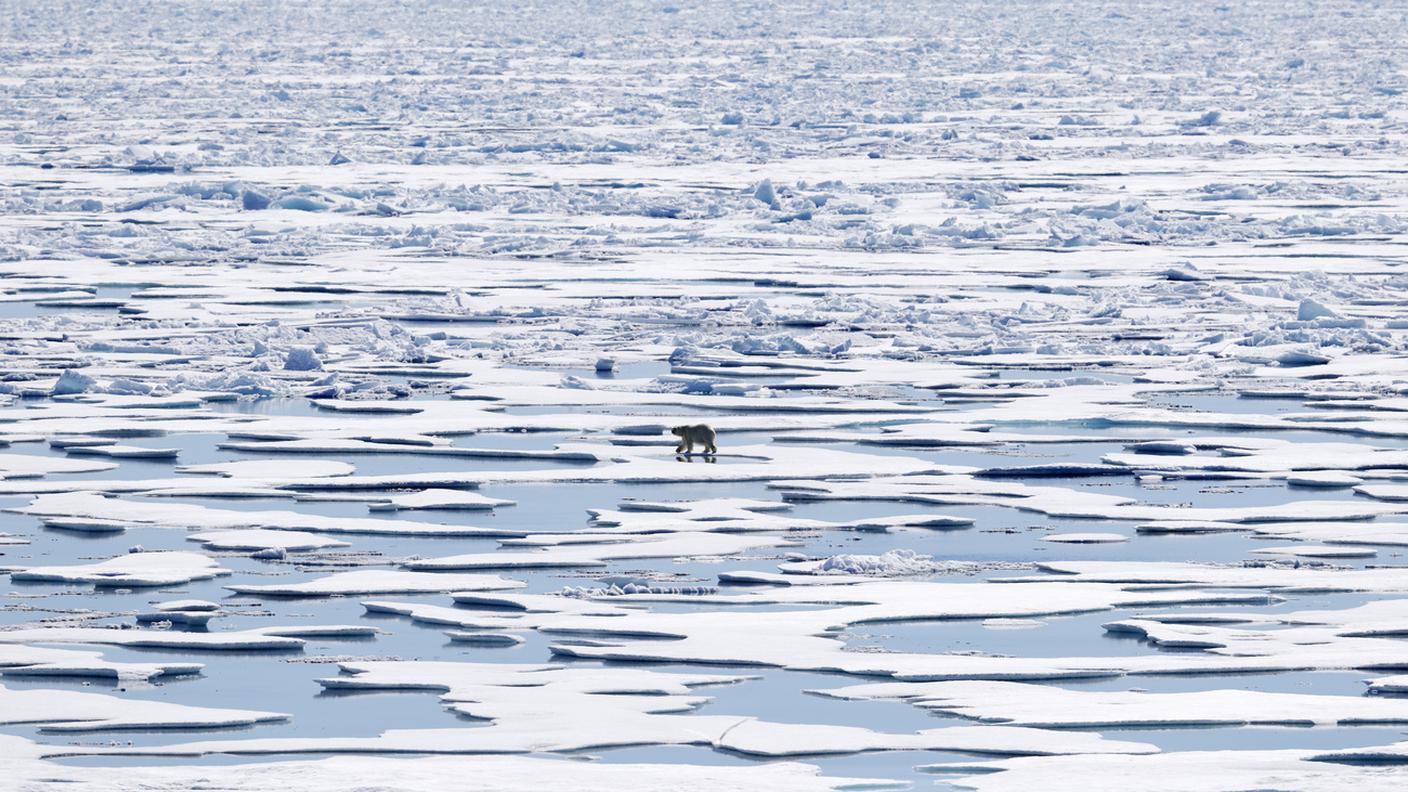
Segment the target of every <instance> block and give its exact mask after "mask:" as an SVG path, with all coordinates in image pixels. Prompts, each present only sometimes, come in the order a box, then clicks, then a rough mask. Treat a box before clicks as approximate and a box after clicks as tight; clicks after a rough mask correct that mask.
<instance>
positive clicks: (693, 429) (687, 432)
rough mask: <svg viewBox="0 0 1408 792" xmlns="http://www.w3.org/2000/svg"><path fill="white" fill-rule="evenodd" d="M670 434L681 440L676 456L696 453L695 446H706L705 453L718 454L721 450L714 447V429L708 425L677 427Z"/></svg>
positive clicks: (676, 449)
mask: <svg viewBox="0 0 1408 792" xmlns="http://www.w3.org/2000/svg"><path fill="white" fill-rule="evenodd" d="M670 434H672V435H674V436H676V437H678V438H679V439H680V444H679V445H677V446H675V453H676V454H692V453H694V444H695V443H698V444H700V445H702V446H704V453H706V454H717V453H718V451H719V449H718V448H715V447H714V438H715V436H716V435H715V434H714V427H712V426H710V425H708V424H693V425H691V426H676V427H674V428H673V429H671V430H670Z"/></svg>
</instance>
